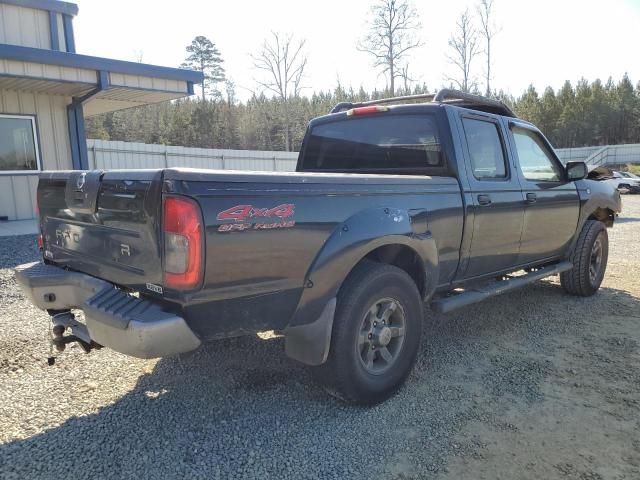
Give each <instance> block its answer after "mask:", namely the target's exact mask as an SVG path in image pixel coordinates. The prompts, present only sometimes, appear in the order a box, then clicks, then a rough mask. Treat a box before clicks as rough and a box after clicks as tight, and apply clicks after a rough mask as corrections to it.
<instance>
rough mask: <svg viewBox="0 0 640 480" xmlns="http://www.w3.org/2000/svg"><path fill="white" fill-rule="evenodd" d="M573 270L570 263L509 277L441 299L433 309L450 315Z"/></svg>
mask: <svg viewBox="0 0 640 480" xmlns="http://www.w3.org/2000/svg"><path fill="white" fill-rule="evenodd" d="M572 268H573V264H572V263H571V262H569V261H565V262H560V263H556V264H554V265H549V266H547V267H542V268H539V269H537V270H534V271H532V272H529V273H527V274H525V275H522V276H519V277H509V278H506V279H505V280H498V281H496V282H494V283H492V284H489V285H483V286H481V287H477V288H470V289H467V290H464V291H463V292H461V293H454V294H453V295H450V296H448V297H442V298H439V299H437V300H434V301H433V302H431V309H432V310H433V311H435V312H438V313H449V312H451V311H453V310H456V309H458V308H461V307H466V306H467V305H471V304H473V303H477V302H481V301H482V300H485V299H487V298H489V297H493V296H494V295H500V294H502V293H505V292H509V291H511V290H515V289H516V288H520V287H523V286H525V285H528V284H530V283H533V282H536V281H538V280H541V279H543V278H545V277H549V276H551V275H555V274H557V273H561V272H566V271H567V270H571V269H572Z"/></svg>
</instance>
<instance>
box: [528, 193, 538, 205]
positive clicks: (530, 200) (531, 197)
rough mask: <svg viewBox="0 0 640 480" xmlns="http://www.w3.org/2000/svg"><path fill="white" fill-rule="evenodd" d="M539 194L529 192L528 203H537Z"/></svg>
mask: <svg viewBox="0 0 640 480" xmlns="http://www.w3.org/2000/svg"><path fill="white" fill-rule="evenodd" d="M537 200H538V196H537V195H536V194H535V193H527V203H536V201H537Z"/></svg>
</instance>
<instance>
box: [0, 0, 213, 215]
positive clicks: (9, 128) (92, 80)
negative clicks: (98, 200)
mask: <svg viewBox="0 0 640 480" xmlns="http://www.w3.org/2000/svg"><path fill="white" fill-rule="evenodd" d="M77 13H78V7H77V6H76V5H75V4H72V3H67V2H61V1H57V0H0V219H9V220H14V219H28V218H33V217H34V213H35V209H36V205H35V191H36V185H37V182H38V176H37V175H38V171H40V170H55V169H71V168H75V169H87V168H89V160H88V155H87V144H86V139H85V131H84V119H85V116H90V115H95V114H98V113H104V112H111V111H115V110H120V109H124V108H130V107H134V106H139V105H147V104H151V103H156V102H162V101H167V100H172V99H176V98H180V97H185V96H187V95H192V94H193V88H194V84H195V83H200V82H202V74H201V73H200V72H194V71H190V70H183V69H177V68H167V67H159V66H155V65H145V64H141V63H134V62H125V61H120V60H113V59H108V58H99V57H93V56H88V55H79V54H77V53H76V49H75V39H74V35H73V21H74V17H75V16H76V15H77Z"/></svg>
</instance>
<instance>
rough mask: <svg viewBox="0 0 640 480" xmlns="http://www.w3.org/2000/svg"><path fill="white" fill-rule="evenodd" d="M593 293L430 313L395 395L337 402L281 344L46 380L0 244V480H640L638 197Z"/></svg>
mask: <svg viewBox="0 0 640 480" xmlns="http://www.w3.org/2000/svg"><path fill="white" fill-rule="evenodd" d="M609 235H610V242H611V253H610V257H609V262H610V263H609V269H608V273H607V275H606V277H605V282H604V286H603V289H602V290H601V291H600V293H599V294H598V295H596V296H595V297H592V298H588V299H579V298H574V297H569V296H566V295H564V294H563V293H562V291H561V289H560V288H559V286H558V285H557V282H556V280H550V281H543V282H539V283H537V284H535V285H533V286H530V287H528V288H526V289H524V290H522V291H518V292H515V293H511V294H507V295H504V296H502V297H498V298H495V299H492V300H489V301H487V302H485V303H483V304H479V305H476V306H473V307H470V308H467V309H464V310H461V311H459V312H458V313H456V314H451V315H448V316H440V315H434V314H432V313H429V314H428V320H427V325H426V335H425V338H424V341H423V345H422V349H421V353H420V355H419V363H418V365H417V368H416V369H415V371H414V373H413V374H412V376H411V378H410V380H409V383H408V385H407V386H406V387H405V388H404V389H403V390H402V391H401V392H400V393H399V394H398V395H397V396H396V397H394V398H393V399H391V400H390V401H388V402H386V403H385V404H383V405H380V406H377V407H374V408H370V409H362V408H354V407H350V406H345V405H343V404H341V403H340V402H338V401H336V400H334V399H332V398H331V397H328V396H327V395H325V393H324V392H323V391H322V390H321V389H319V388H318V387H316V386H315V385H314V384H313V382H312V380H311V377H310V375H309V372H308V370H307V369H306V368H304V367H302V366H300V365H298V364H296V363H295V362H293V361H291V360H289V359H287V357H286V356H285V355H284V352H283V342H282V339H281V338H269V339H259V338H253V337H247V338H241V339H234V340H229V341H225V342H220V343H217V344H212V345H209V346H207V347H205V348H202V349H200V350H198V351H197V352H195V353H194V354H191V355H187V356H182V357H180V358H171V359H163V360H159V361H158V360H152V361H145V360H136V359H131V358H127V357H125V356H123V355H120V354H117V353H114V352H111V351H107V350H102V351H98V352H92V353H91V354H90V355H85V354H84V353H82V351H81V350H80V349H79V348H77V347H74V348H71V349H68V350H67V352H66V353H65V354H64V355H63V356H61V357H59V359H58V363H57V364H56V365H55V366H54V367H48V366H47V364H46V357H47V355H48V346H47V343H46V339H47V316H46V314H44V313H42V312H40V311H39V310H37V309H35V308H34V307H32V306H31V305H30V304H29V303H28V302H27V301H25V299H24V298H23V296H22V295H21V294H20V292H19V291H18V290H17V288H16V284H15V283H14V280H13V274H12V272H11V267H13V266H15V265H17V264H20V263H23V262H26V261H30V260H32V259H35V258H36V257H37V252H36V250H35V248H34V245H35V238H33V237H29V236H27V237H13V238H1V239H0V307H2V308H1V309H0V324H1V325H2V326H3V329H2V332H1V333H0V478H2V479H11V478H20V479H23V478H30V479H39V478H43V479H44V478H51V479H60V478H136V479H142V478H167V477H168V478H208V479H211V478H234V479H235V478H292V479H303V478H310V479H311V478H317V479H327V478H340V479H345V478H357V479H360V478H380V479H383V478H384V479H388V478H403V479H406V478H435V479H449V478H450V479H461V478H469V479H481V478H486V479H496V478H503V479H515V478H518V479H520V478H525V479H529V478H530V479H539V478H546V479H554V478H562V479H576V480H577V479H580V480H596V479H638V478H640V349H639V343H640V322H639V320H640V255H639V254H638V246H637V241H638V239H639V238H640V196H635V197H633V196H626V197H625V198H624V212H623V215H622V217H621V218H620V220H619V222H618V223H617V225H616V226H615V228H614V229H613V230H610V231H609Z"/></svg>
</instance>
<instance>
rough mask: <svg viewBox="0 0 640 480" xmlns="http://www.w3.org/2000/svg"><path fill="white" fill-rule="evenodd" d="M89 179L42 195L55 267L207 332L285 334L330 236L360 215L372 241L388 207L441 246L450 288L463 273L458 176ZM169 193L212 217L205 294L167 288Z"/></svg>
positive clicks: (53, 175)
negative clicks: (139, 298) (168, 307)
mask: <svg viewBox="0 0 640 480" xmlns="http://www.w3.org/2000/svg"><path fill="white" fill-rule="evenodd" d="M79 175H80V172H45V173H43V174H42V176H41V180H40V185H39V188H38V196H39V199H40V205H41V206H42V207H41V210H40V222H41V227H42V231H43V232H44V237H45V238H44V244H45V258H46V259H47V261H48V262H49V263H52V264H56V265H62V266H65V267H67V268H69V269H71V270H75V271H80V272H84V273H88V274H90V275H93V276H96V277H99V278H102V279H105V280H108V281H110V282H113V283H114V284H116V285H120V286H122V287H125V288H128V289H132V290H136V291H139V292H140V293H141V294H142V295H145V296H150V297H154V298H157V299H162V300H163V301H166V302H169V303H172V304H174V305H175V308H176V309H179V310H180V311H181V313H182V314H184V315H185V318H186V319H187V320H188V321H189V322H190V323H191V324H192V328H194V330H195V331H196V332H198V333H199V334H200V335H204V336H205V337H209V336H215V335H217V334H219V333H220V332H222V331H224V330H225V324H227V325H228V324H229V323H232V325H233V326H234V327H233V328H234V330H237V332H236V333H243V332H247V331H258V330H260V329H264V328H284V327H285V326H286V322H287V320H288V319H289V318H290V316H291V314H292V313H293V311H294V309H295V307H296V305H297V303H298V300H299V298H300V295H301V293H302V290H303V288H304V286H305V279H306V275H307V272H308V271H309V270H310V268H311V266H312V264H313V263H314V261H316V258H317V257H319V255H320V253H321V252H322V251H323V247H324V245H325V244H326V243H327V241H328V240H329V239H330V238H331V237H332V236H335V235H341V233H340V232H341V228H343V226H344V224H345V222H346V221H347V220H349V219H353V217H354V216H355V217H358V216H360V217H361V218H363V221H364V222H366V223H365V224H359V223H358V221H357V218H356V219H355V221H351V222H349V224H350V225H349V227H347V228H362V235H363V236H364V237H367V238H369V239H375V237H376V235H377V234H378V233H377V229H376V225H375V221H373V220H372V219H373V218H375V215H377V214H384V209H387V211H389V209H391V210H393V211H396V212H397V215H396V217H395V221H397V222H398V223H401V222H406V221H409V222H411V224H412V228H413V229H414V231H415V233H416V234H427V235H430V236H433V238H434V239H435V241H436V243H437V244H438V253H439V262H440V279H439V281H450V279H451V278H452V276H453V274H454V272H455V269H456V268H457V262H458V252H459V248H460V241H461V236H462V219H463V215H462V197H461V193H460V188H459V185H458V182H457V180H456V179H454V178H450V177H425V176H409V175H367V174H344V173H342V174H341V173H295V172H292V173H272V172H264V173H263V172H234V171H216V170H197V169H160V170H130V171H127V170H120V171H107V172H86V175H85V176H84V178H85V180H84V184H83V185H82V188H78V185H79V184H80V183H81V180H79V178H80V177H79ZM166 195H180V196H186V197H188V198H191V199H194V200H195V201H197V203H198V205H199V207H200V210H201V213H202V221H203V225H204V231H205V236H204V242H205V260H204V262H205V264H204V278H203V282H202V286H201V287H200V288H198V289H197V290H195V291H190V292H176V291H171V290H168V289H166V288H164V285H163V277H162V262H163V258H162V240H161V229H162V226H161V210H162V199H163V196H166ZM76 197H77V199H76ZM74 202H75V203H74ZM69 205H70V206H69ZM363 212H370V213H369V214H367V213H363ZM375 212H378V213H375ZM372 215H373V216H372ZM403 216H404V217H406V216H411V218H410V219H409V218H403ZM364 237H363V241H365V238H364ZM254 299H255V301H253V300H254ZM187 304H188V306H186V305H187ZM183 306H185V307H184V309H183ZM183 310H184V311H183ZM213 310H215V311H216V314H215V315H211V312H212V311H213ZM226 330H228V326H227V328H226Z"/></svg>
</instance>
